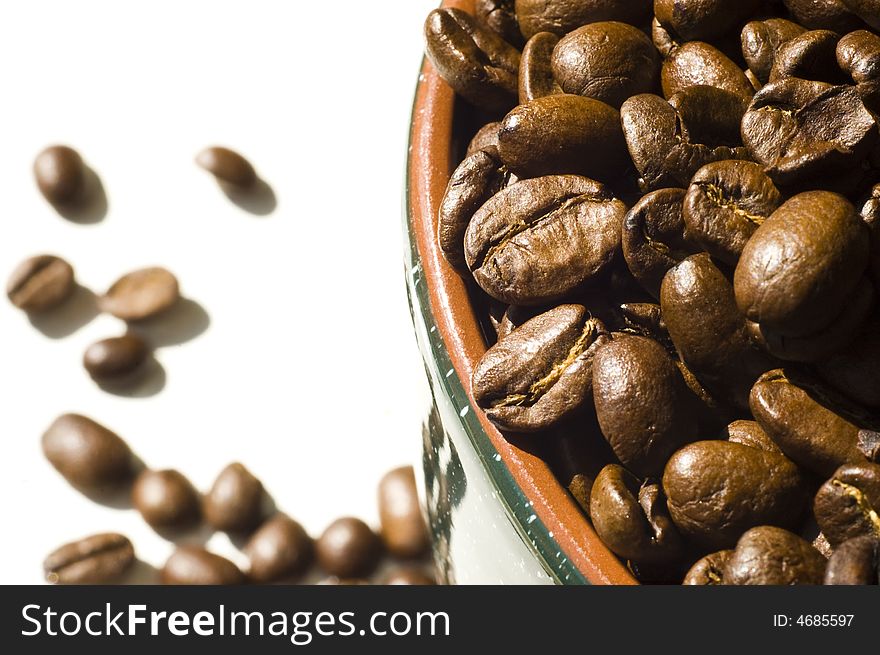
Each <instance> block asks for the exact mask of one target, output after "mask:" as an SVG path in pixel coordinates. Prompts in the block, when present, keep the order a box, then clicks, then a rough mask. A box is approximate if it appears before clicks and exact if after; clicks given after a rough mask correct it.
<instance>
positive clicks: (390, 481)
mask: <svg viewBox="0 0 880 655" xmlns="http://www.w3.org/2000/svg"><path fill="white" fill-rule="evenodd" d="M378 495H379V522H380V524H381V527H382V529H381V532H380V534H381V536H382V540H383V541H384V542H385V549H386V550H387V551H388V552H389V553H390V554H391V555H393V556H394V557H402V558H412V557H420V556H422V555H424V554H425V553H426V552H427V551H428V549H429V548H430V546H431V540H430V537H429V536H428V529H427V526H426V525H425V519H424V518H423V517H422V505H421V503H420V502H419V493H418V490H417V489H416V478H415V473H414V472H413V469H412V467H411V466H404V467H401V468H396V469H394V470H392V471H389V472H388V473H386V474H385V475H384V476H383V478H382V479H381V480H380V481H379V494H378Z"/></svg>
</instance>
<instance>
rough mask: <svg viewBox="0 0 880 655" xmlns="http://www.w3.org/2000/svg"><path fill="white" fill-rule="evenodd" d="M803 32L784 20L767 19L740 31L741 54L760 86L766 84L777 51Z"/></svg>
mask: <svg viewBox="0 0 880 655" xmlns="http://www.w3.org/2000/svg"><path fill="white" fill-rule="evenodd" d="M804 32H806V29H804V28H803V27H801V26H800V25H798V24H797V23H792V22H791V21H789V20H785V19H784V18H768V19H767V20H756V21H752V22H751V23H748V24H746V26H745V27H743V30H742V53H743V57H744V58H745V60H746V63H747V64H748V65H749V70H750V71H751V72H752V73H753V74H754V75H755V77H756V78H757V79H758V80H759V81H760V82H761V83H762V84H766V83H767V81H768V80H769V79H770V71H771V69H772V68H773V62H774V61H775V59H776V52H777V50H779V48H780V47H781V46H782V45H783V44H785V43H787V42H788V41H791V40H792V39H793V38H795V37H796V36H800V35H801V34H803V33H804Z"/></svg>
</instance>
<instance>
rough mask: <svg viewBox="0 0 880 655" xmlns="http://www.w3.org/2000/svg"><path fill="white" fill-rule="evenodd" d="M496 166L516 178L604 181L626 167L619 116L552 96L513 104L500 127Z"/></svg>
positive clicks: (586, 101)
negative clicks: (582, 177) (578, 177)
mask: <svg viewBox="0 0 880 655" xmlns="http://www.w3.org/2000/svg"><path fill="white" fill-rule="evenodd" d="M498 152H499V153H500V154H501V161H502V162H504V165H505V166H507V168H508V169H510V171H511V172H512V173H513V174H514V175H517V176H518V177H521V178H525V177H539V176H541V175H555V174H576V175H586V176H587V177H591V178H595V179H599V180H601V181H610V180H613V179H615V178H616V177H617V176H618V175H619V174H620V173H621V172H622V171H623V169H624V167H625V166H626V165H627V163H628V162H627V156H626V143H625V141H624V139H623V133H622V131H621V129H620V115H619V114H618V113H617V110H616V109H614V108H613V107H611V106H609V105H607V104H605V103H604V102H600V101H599V100H593V99H592V98H584V97H581V96H575V95H552V96H546V97H544V98H536V99H535V100H532V101H531V102H527V103H525V104H523V105H519V106H518V107H516V108H515V109H514V110H513V111H511V112H510V113H509V114H508V115H507V116H506V117H505V118H504V120H503V121H502V123H501V131H500V132H499V133H498Z"/></svg>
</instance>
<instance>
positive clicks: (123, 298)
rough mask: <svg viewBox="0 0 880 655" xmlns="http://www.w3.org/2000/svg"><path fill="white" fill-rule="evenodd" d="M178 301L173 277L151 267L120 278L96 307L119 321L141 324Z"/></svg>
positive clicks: (175, 279) (177, 290) (160, 269)
mask: <svg viewBox="0 0 880 655" xmlns="http://www.w3.org/2000/svg"><path fill="white" fill-rule="evenodd" d="M179 299H180V287H179V285H178V282H177V278H176V277H174V275H173V274H172V273H171V272H169V271H167V270H165V269H164V268H158V267H154V268H144V269H140V270H137V271H133V272H131V273H128V274H126V275H123V276H122V277H121V278H119V280H117V281H116V282H115V283H114V284H113V286H112V287H110V289H108V291H107V293H105V294H104V295H103V296H101V297H100V298H99V299H98V305H99V307H100V308H101V310H102V311H105V312H107V313H108V314H113V316H115V317H116V318H121V319H122V320H123V321H143V320H147V319H150V318H153V317H155V316H157V315H159V314H161V313H163V312H166V311H168V310H169V309H170V308H171V307H173V306H174V304H175V303H177V301H178V300H179Z"/></svg>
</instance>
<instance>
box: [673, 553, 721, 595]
mask: <svg viewBox="0 0 880 655" xmlns="http://www.w3.org/2000/svg"><path fill="white" fill-rule="evenodd" d="M731 555H733V551H732V550H719V551H718V552H717V553H710V554H709V555H706V556H705V557H701V558H700V559H698V560H697V561H696V562H695V563H694V565H693V566H692V567H691V568H690V570H689V571H688V572H687V575H685V576H684V581H683V582H682V584H684V585H698V586H709V585H723V584H724V567H725V566H727V562H728V561H729V560H730V556H731Z"/></svg>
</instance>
